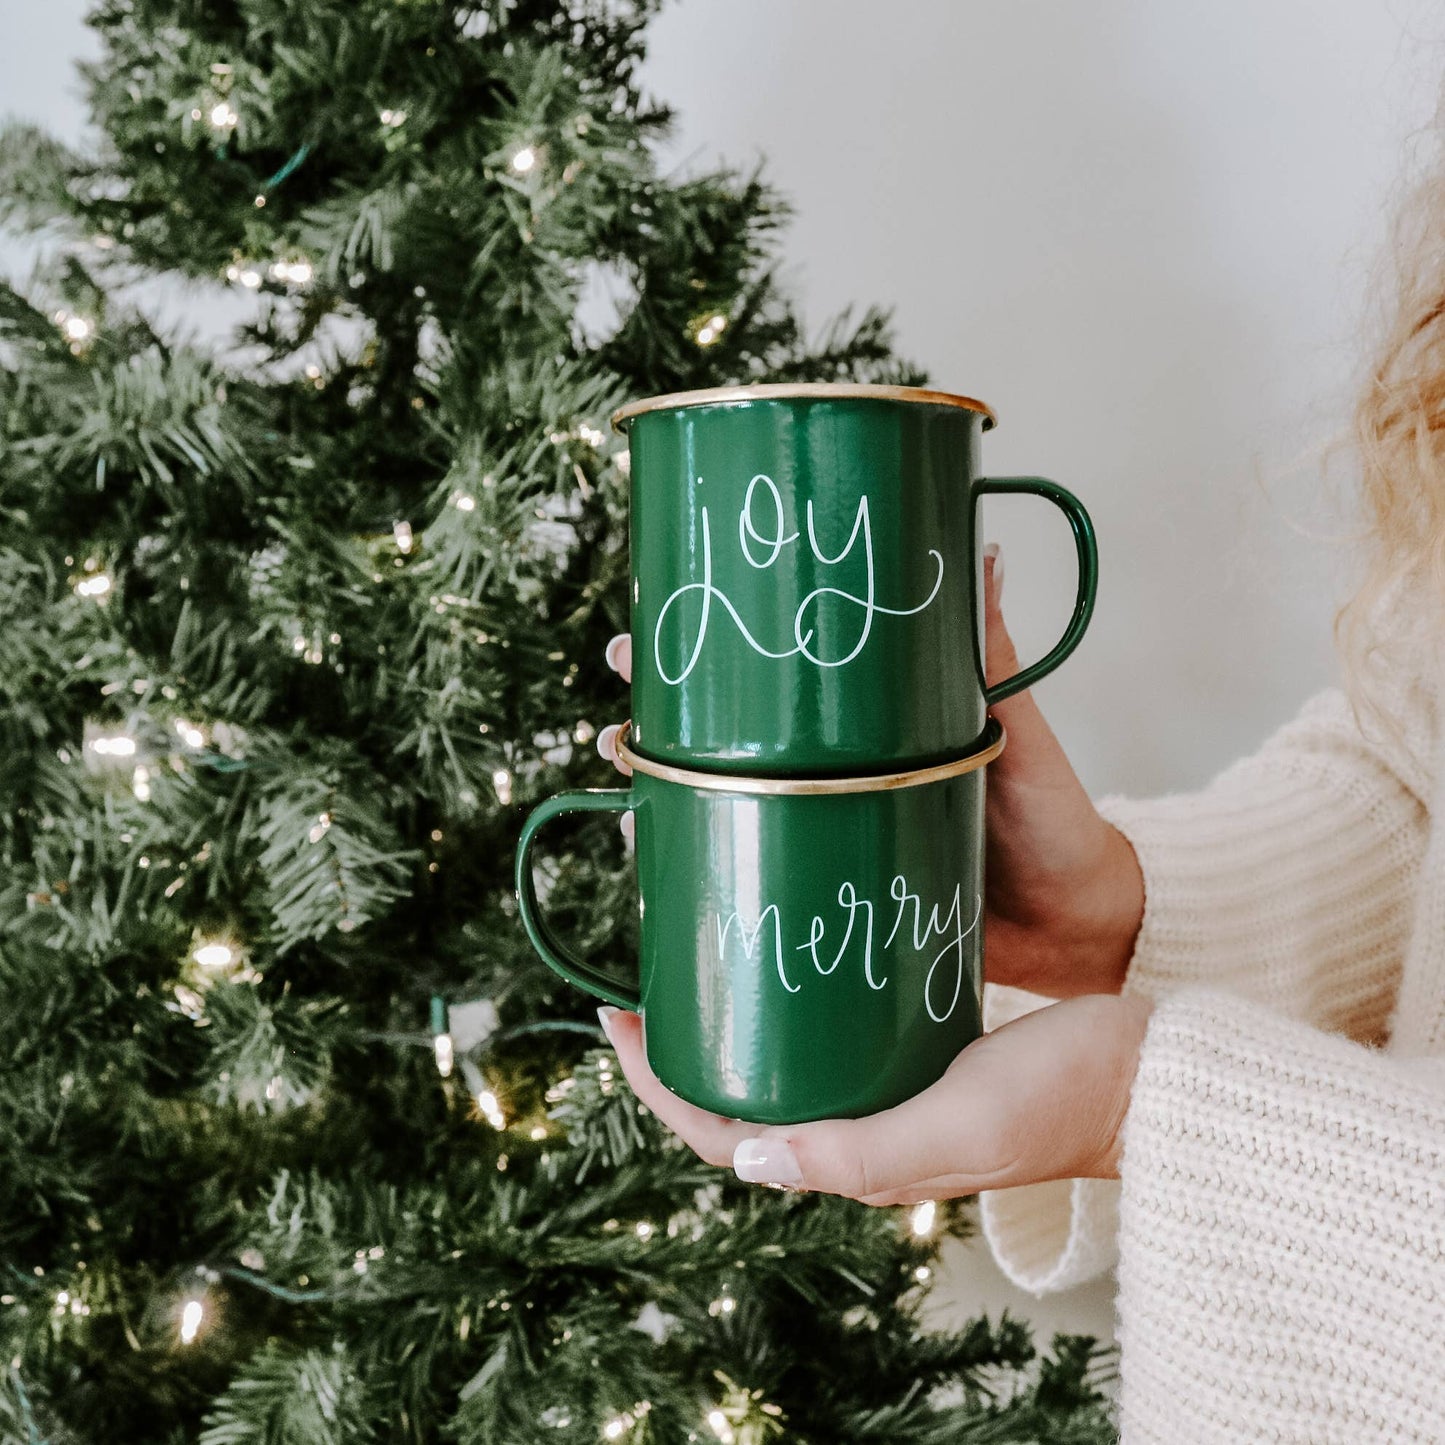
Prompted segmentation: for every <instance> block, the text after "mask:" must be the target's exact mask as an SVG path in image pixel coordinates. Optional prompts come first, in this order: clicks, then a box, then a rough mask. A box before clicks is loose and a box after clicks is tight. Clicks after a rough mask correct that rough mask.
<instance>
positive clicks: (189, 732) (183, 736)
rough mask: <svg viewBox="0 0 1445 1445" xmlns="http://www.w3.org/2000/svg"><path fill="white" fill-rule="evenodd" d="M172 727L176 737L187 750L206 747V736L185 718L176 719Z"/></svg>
mask: <svg viewBox="0 0 1445 1445" xmlns="http://www.w3.org/2000/svg"><path fill="white" fill-rule="evenodd" d="M174 727H175V730H176V735H177V736H178V737H179V738H180V740H181V741H182V742H183V743H184V744H185V745H186V746H187V747H188V748H203V747H205V745H206V735H205V733H203V732H202V731H201V730H200V728H198V727H197V726H196V725H195V723H190V722H187V721H186V720H185V718H180V717H178V718H177V719H176V720H175V723H174Z"/></svg>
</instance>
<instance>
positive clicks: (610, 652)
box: [602, 632, 632, 672]
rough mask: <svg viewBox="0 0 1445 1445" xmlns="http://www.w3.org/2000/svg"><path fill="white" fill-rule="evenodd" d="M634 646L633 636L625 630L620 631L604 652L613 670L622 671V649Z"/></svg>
mask: <svg viewBox="0 0 1445 1445" xmlns="http://www.w3.org/2000/svg"><path fill="white" fill-rule="evenodd" d="M631 646H632V638H631V637H630V636H628V634H627V633H625V632H619V633H618V634H617V636H616V637H614V638H613V639H612V640H611V641H610V642H609V643H608V644H607V647H606V649H605V650H604V652H603V654H602V655H603V657H605V658H606V659H607V665H608V667H610V668H611V669H612V670H613V672H621V671H622V651H623V649H624V648H630V647H631Z"/></svg>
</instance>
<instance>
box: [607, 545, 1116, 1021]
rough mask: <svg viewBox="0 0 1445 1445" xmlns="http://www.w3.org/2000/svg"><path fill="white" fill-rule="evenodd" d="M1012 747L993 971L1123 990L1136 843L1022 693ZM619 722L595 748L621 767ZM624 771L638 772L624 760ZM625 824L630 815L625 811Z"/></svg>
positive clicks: (1006, 666) (1000, 819)
mask: <svg viewBox="0 0 1445 1445" xmlns="http://www.w3.org/2000/svg"><path fill="white" fill-rule="evenodd" d="M1002 586H1003V563H1002V560H1001V559H1000V557H999V555H998V550H997V548H995V547H988V548H986V549H985V555H984V599H985V614H984V629H985V639H986V643H987V648H986V651H987V656H986V659H985V667H986V671H987V674H988V680H989V681H990V682H997V681H998V680H1000V679H1001V678H1005V677H1011V676H1012V675H1013V674H1014V673H1016V672H1017V671H1018V670H1019V662H1018V655H1017V653H1016V652H1015V651H1014V645H1013V640H1012V639H1011V638H1010V637H1009V634H1008V629H1007V628H1006V627H1005V626H1004V620H1003V614H1002V613H1001V612H1000V610H999V596H1000V593H1001V591H1002ZM607 661H608V663H609V664H610V665H611V666H612V667H613V668H614V669H616V671H617V672H618V673H620V674H621V675H622V677H623V678H625V679H628V680H629V681H630V680H631V677H632V642H631V639H630V638H629V637H627V636H625V635H624V636H619V637H614V638H613V639H612V642H611V643H610V644H609V645H608V648H607ZM994 713H995V714H996V716H997V717H998V719H999V721H1000V722H1002V723H1003V725H1004V727H1005V728H1006V729H1007V730H1008V746H1007V747H1005V748H1004V750H1003V753H1002V755H1001V756H1000V757H999V758H998V759H997V760H996V761H994V762H992V763H990V764H989V766H988V786H987V788H986V790H985V798H986V809H987V814H986V836H987V844H986V846H987V858H986V863H985V868H984V886H985V899H984V904H985V910H986V911H985V915H984V971H985V973H986V975H987V977H988V978H989V980H990V981H991V982H994V983H1006V984H1013V985H1015V986H1016V987H1018V988H1025V989H1028V990H1030V991H1031V992H1033V993H1041V994H1046V995H1048V996H1049V997H1052V998H1069V997H1072V996H1073V995H1076V994H1091V993H1118V992H1119V989H1120V988H1121V987H1122V985H1123V982H1124V972H1125V969H1126V968H1127V967H1128V963H1129V957H1130V954H1131V953H1132V952H1133V947H1134V938H1135V935H1136V934H1137V933H1138V931H1139V924H1140V922H1141V920H1142V919H1143V916H1144V881H1143V877H1142V875H1141V874H1140V872H1139V864H1138V861H1137V859H1136V858H1135V857H1134V850H1133V848H1132V847H1130V845H1129V842H1128V840H1127V839H1126V838H1125V837H1124V836H1123V834H1122V833H1120V832H1119V831H1118V829H1117V828H1114V827H1112V826H1111V825H1110V824H1109V823H1107V822H1105V821H1104V819H1103V818H1102V817H1100V816H1099V813H1098V810H1097V809H1096V808H1095V807H1094V805H1093V803H1092V802H1091V801H1090V799H1089V795H1088V794H1087V793H1086V792H1085V791H1084V787H1083V784H1081V783H1080V782H1079V779H1078V775H1077V774H1076V773H1075V772H1074V770H1073V768H1072V766H1071V765H1070V763H1069V760H1068V758H1067V757H1065V755H1064V750H1063V748H1061V747H1060V746H1059V741H1058V739H1057V738H1056V737H1055V736H1054V734H1053V731H1052V729H1051V728H1050V727H1049V725H1048V723H1046V722H1045V721H1044V718H1043V714H1042V713H1040V712H1039V709H1038V704H1037V703H1035V702H1034V700H1033V698H1032V696H1031V695H1030V694H1028V693H1026V692H1025V693H1020V694H1019V695H1018V696H1016V697H1011V698H1009V699H1008V700H1007V701H1005V702H1001V703H999V705H998V706H997V707H996V708H995V709H994ZM616 739H617V725H615V724H614V725H613V726H610V727H605V728H603V729H602V731H601V732H600V733H599V734H598V737H597V749H598V751H599V752H600V753H601V754H602V756H603V757H605V758H609V759H611V760H612V761H613V762H614V763H617V749H616ZM617 765H618V766H619V767H621V768H622V771H623V772H627V771H629V769H628V768H626V767H625V766H623V765H622V764H621V763H617ZM622 822H623V830H624V832H629V833H630V830H631V828H632V815H631V814H630V813H628V814H624V816H623V820H622Z"/></svg>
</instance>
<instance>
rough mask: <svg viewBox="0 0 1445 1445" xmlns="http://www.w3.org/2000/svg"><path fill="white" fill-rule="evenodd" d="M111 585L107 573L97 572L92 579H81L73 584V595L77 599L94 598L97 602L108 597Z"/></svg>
mask: <svg viewBox="0 0 1445 1445" xmlns="http://www.w3.org/2000/svg"><path fill="white" fill-rule="evenodd" d="M113 585H114V584H113V583H112V582H111V580H110V577H109V575H108V574H107V573H105V572H97V573H96V574H95V575H94V576H93V577H82V578H81V579H80V581H79V582H77V583H76V584H75V595H76V596H77V597H94V598H96V599H97V600H98V601H99V600H101V599H103V598H105V597H108V596H109V595H110V589H111V587H112V586H113Z"/></svg>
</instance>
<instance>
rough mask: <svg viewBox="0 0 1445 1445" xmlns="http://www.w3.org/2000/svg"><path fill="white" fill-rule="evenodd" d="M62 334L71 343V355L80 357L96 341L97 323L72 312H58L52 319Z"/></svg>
mask: <svg viewBox="0 0 1445 1445" xmlns="http://www.w3.org/2000/svg"><path fill="white" fill-rule="evenodd" d="M51 319H52V320H53V321H54V322H55V324H56V325H57V326H58V327H59V328H60V334H61V335H62V336H63V337H64V338H65V339H66V340H67V341H68V342H69V343H70V354H71V355H72V356H80V355H81V354H82V353H83V352H84V351H85V350H86V349H87V348H88V347H89V346H90V343H91V342H92V341H94V340H95V322H94V321H92V320H91V319H90V317H88V316H77V315H75V314H74V312H71V311H56V312H55V313H54V314H53V316H52V318H51Z"/></svg>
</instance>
